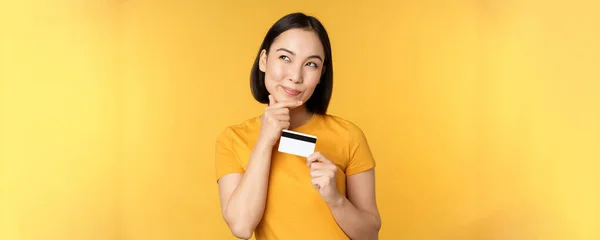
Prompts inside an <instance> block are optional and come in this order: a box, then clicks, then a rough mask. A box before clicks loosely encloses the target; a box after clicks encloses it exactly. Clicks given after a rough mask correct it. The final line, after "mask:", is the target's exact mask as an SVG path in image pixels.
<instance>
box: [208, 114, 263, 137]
mask: <svg viewBox="0 0 600 240" xmlns="http://www.w3.org/2000/svg"><path fill="white" fill-rule="evenodd" d="M259 129H260V117H259V116H255V117H251V118H248V119H245V120H243V121H240V122H238V123H234V124H230V125H227V126H225V127H224V128H223V129H221V131H220V132H219V134H218V136H217V141H224V140H227V139H232V138H234V137H244V136H248V135H250V134H253V133H255V132H256V131H257V130H259Z"/></svg>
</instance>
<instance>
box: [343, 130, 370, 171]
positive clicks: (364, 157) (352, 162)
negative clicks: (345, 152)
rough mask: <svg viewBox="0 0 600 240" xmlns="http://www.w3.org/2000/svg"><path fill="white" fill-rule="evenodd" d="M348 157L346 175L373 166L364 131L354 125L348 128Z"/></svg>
mask: <svg viewBox="0 0 600 240" xmlns="http://www.w3.org/2000/svg"><path fill="white" fill-rule="evenodd" d="M349 140H350V144H349V150H350V153H349V154H350V159H349V162H348V166H347V167H346V176H350V175H352V174H356V173H360V172H363V171H366V170H369V169H371V168H374V167H375V159H374V158H373V154H372V153H371V148H370V147H369V143H368V142H367V137H366V136H365V134H364V132H363V131H362V130H361V129H360V128H359V127H358V126H355V125H352V127H351V128H350V139H349Z"/></svg>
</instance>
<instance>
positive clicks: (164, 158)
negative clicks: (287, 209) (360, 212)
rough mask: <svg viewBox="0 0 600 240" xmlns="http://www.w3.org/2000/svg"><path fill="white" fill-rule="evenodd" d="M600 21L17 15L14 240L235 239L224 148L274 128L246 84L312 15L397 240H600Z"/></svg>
mask: <svg viewBox="0 0 600 240" xmlns="http://www.w3.org/2000/svg"><path fill="white" fill-rule="evenodd" d="M598 9H600V8H599V4H597V3H593V1H577V0H576V1H554V2H552V3H549V2H545V1H533V0H530V1H516V0H515V1H500V0H491V1H467V0H464V1H442V0H438V1H435V0H430V1H352V2H348V1H326V2H323V1H303V2H301V1H298V2H296V3H289V2H285V3H284V2H281V1H258V2H252V3H250V1H237V2H231V1H228V2H219V3H217V1H205V2H201V1H191V0H190V1H166V0H164V1H158V0H156V1H132V0H112V1H92V0H87V1H83V0H80V1H75V0H72V1H67V0H62V1H58V0H57V1H34V0H27V1H8V0H7V1H2V2H1V3H0V20H1V21H0V24H1V25H0V26H1V28H0V43H1V44H0V61H1V62H0V103H1V104H0V109H1V111H0V124H1V127H2V128H0V131H1V132H0V137H1V138H0V139H1V141H2V142H1V144H0V151H1V152H0V153H1V155H0V160H1V163H2V165H0V174H1V178H0V181H1V185H0V186H1V187H2V188H1V190H2V191H1V192H0V194H1V195H0V219H1V222H0V239H6V240H33V239H36V240H37V239H57V240H58V239H60V240H81V239H86V240H96V239H98V240H100V239H102V240H105V239H111V240H112V239H123V240H142V239H143V240H153V239H157V240H158V239H161V240H162V239H177V240H179V239H182V240H183V239H233V237H232V235H231V234H230V233H229V231H228V229H227V227H226V225H225V223H224V222H223V220H222V218H221V216H220V210H219V205H218V204H219V203H218V195H217V185H216V182H215V179H214V166H213V151H214V140H215V137H216V135H217V134H218V133H219V132H220V131H221V130H222V129H223V128H224V127H225V126H227V125H230V124H235V123H238V122H240V121H243V120H244V119H246V118H249V117H252V116H255V115H257V114H260V113H261V110H262V109H263V106H261V105H259V104H258V103H256V102H255V101H254V100H253V98H252V97H251V94H250V91H249V87H248V77H249V70H250V67H251V64H252V61H253V59H254V57H255V54H256V53H257V51H258V49H257V48H258V46H259V44H260V41H261V40H262V38H263V36H264V34H265V33H266V31H267V29H268V28H269V27H270V25H271V24H272V23H273V22H274V21H276V20H277V19H278V18H279V17H281V16H283V15H285V14H287V13H290V12H295V11H303V12H306V13H308V14H314V15H316V16H317V17H319V18H320V19H321V20H322V22H323V23H324V24H325V26H326V27H327V29H328V31H329V33H330V37H331V41H332V44H333V54H334V64H335V65H334V66H335V87H334V96H333V100H332V102H331V105H330V113H332V114H335V115H339V116H342V117H345V118H347V119H349V120H352V121H353V122H355V123H357V124H358V125H359V126H361V127H362V128H363V130H364V131H365V133H366V134H367V137H368V139H369V141H370V144H371V146H372V149H373V152H374V155H375V157H376V159H377V161H378V168H377V197H378V203H379V207H380V211H381V214H382V220H383V228H382V230H381V234H380V236H381V239H453V240H454V239H456V240H459V239H461V240H462V239H465V240H475V239H477V240H478V239H549V240H552V239H557V240H559V239H569V240H576V239H581V240H584V239H586V240H587V239H590V240H591V239H600V176H599V174H598V172H599V170H600V163H599V160H600V82H599V81H600V70H599V69H600V57H599V56H600V31H599V29H600V18H598V14H597V12H598ZM291 217H293V216H291ZM299 227H301V226H299Z"/></svg>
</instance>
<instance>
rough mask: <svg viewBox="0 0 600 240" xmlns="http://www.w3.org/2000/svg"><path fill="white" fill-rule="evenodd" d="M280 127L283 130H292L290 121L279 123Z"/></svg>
mask: <svg viewBox="0 0 600 240" xmlns="http://www.w3.org/2000/svg"><path fill="white" fill-rule="evenodd" d="M279 127H280V128H281V129H289V128H290V122H288V121H280V122H279Z"/></svg>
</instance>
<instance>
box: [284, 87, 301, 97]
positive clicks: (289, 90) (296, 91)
mask: <svg viewBox="0 0 600 240" xmlns="http://www.w3.org/2000/svg"><path fill="white" fill-rule="evenodd" d="M282 88H283V91H285V92H286V93H287V94H289V95H291V96H297V95H298V94H300V93H301V92H300V91H298V90H295V89H291V88H286V87H282Z"/></svg>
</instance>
